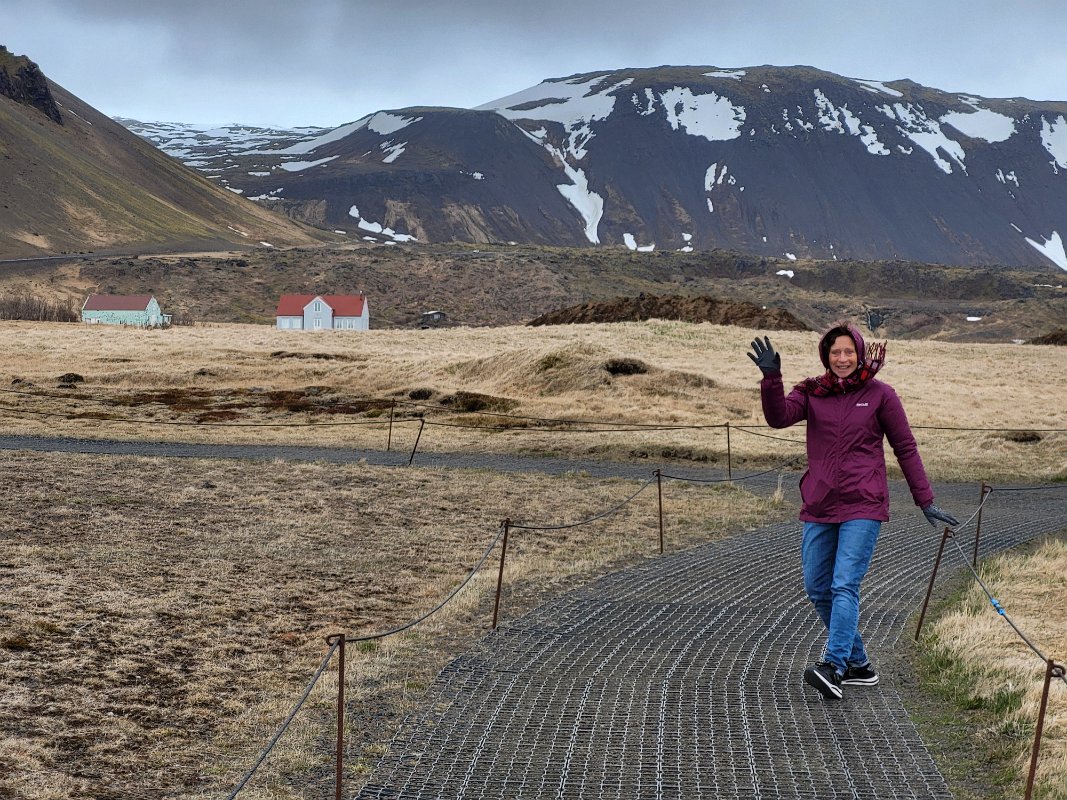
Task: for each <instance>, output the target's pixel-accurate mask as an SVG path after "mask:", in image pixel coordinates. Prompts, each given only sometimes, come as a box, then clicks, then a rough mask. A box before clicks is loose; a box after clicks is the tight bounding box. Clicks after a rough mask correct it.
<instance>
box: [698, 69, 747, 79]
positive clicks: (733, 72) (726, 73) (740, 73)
mask: <svg viewBox="0 0 1067 800" xmlns="http://www.w3.org/2000/svg"><path fill="white" fill-rule="evenodd" d="M704 77H706V78H733V79H734V80H735V81H739V80H741V79H742V78H743V77H745V71H744V70H743V69H719V70H715V71H714V72H705V73H704Z"/></svg>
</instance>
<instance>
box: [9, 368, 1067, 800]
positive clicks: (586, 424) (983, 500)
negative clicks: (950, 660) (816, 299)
mask: <svg viewBox="0 0 1067 800" xmlns="http://www.w3.org/2000/svg"><path fill="white" fill-rule="evenodd" d="M0 392H2V393H7V394H15V395H23V396H29V397H32V398H35V399H37V398H44V399H61V400H64V401H66V402H71V401H78V402H82V401H85V402H95V403H105V404H110V405H120V403H116V402H114V401H111V400H104V399H99V398H80V397H71V396H69V395H59V394H48V393H41V392H25V391H19V390H12V389H0ZM147 402H150V403H153V404H159V405H163V406H168V404H167V403H165V402H163V401H147ZM350 402H351V403H353V404H366V405H367V410H368V411H370V410H377V411H384V410H385V409H387V408H388V410H389V417H388V419H360V420H341V421H329V422H294V421H289V422H225V421H202V422H197V421H181V420H156V419H136V418H129V417H123V416H103V415H96V414H93V415H92V416H88V415H87V416H85V417H78V416H72V415H73V414H74V413H75V412H59V411H42V410H35V409H24V408H16V407H13V406H11V405H7V404H4V403H0V414H4V413H6V414H28V415H35V416H41V417H49V418H57V417H61V418H67V419H79V418H83V419H86V420H87V421H92V422H93V423H101V422H114V423H123V424H138V425H167V426H187V427H199V428H209V427H220V428H243V427H247V428H307V427H342V426H351V425H387V426H388V439H387V445H386V449H387V450H390V449H392V439H393V427H394V425H397V424H407V423H414V422H418V423H419V429H418V434H417V436H416V438H415V444H414V447H413V449H412V451H411V456H410V458H409V459H408V464H409V465H410V464H412V463H413V461H414V458H415V454H416V451H417V449H418V445H419V441H420V438H421V435H422V432H423V430H424V428H425V427H426V426H427V425H429V426H437V427H444V428H468V429H472V430H489V431H512V432H514V431H523V430H526V431H529V430H531V429H529V428H516V427H514V426H509V425H483V424H470V423H464V422H457V421H449V420H440V419H436V420H435V419H428V418H427V417H426V415H425V412H426V411H431V412H434V413H445V414H448V415H451V416H453V417H459V418H460V419H462V418H463V416H465V415H475V416H477V417H480V418H485V417H489V418H499V419H505V420H516V421H522V422H536V423H541V424H544V425H546V426H549V425H550V426H556V427H555V428H551V429H549V428H548V427H543V428H540V429H538V431H537V432H542V431H543V432H548V431H549V430H551V432H554V433H612V432H614V433H620V432H626V433H646V432H656V431H676V430H712V429H722V430H723V431H724V433H725V436H726V445H727V446H726V450H727V458H726V467H727V476H726V477H725V478H696V477H684V476H679V475H673V474H667V473H664V472H663V471H662V470H660V469H656V470H654V471H653V473H652V477H651V478H649V479H647V480H646V481H645V482H644V483H642V484H641V485H640V487H639V488H638V489H637V490H636V491H634V492H633V493H632V494H631V495H629V496H628V497H626V498H625V499H624V500H622V501H621V502H619V503H618V504H616V505H614V506H612V507H611V508H609V509H606V510H604V511H602V512H598V513H596V514H594V515H592V516H590V517H588V518H586V519H582V520H580V521H577V522H571V523H555V524H535V523H532V522H526V523H516V522H512V521H511V520H510V519H505V520H503V521H502V522H501V523H500V527H499V529H498V531H497V533H496V535H495V536H494V537H493V538H492V540H491V542H490V543H489V544H488V546H487V547H486V548H485V549H484V551H483V552H482V554H481V556H480V558H479V559H478V561H477V563H476V564H475V565H474V567H473V568H472V569H471V570H470V571H469V572H468V574H467V575H466V577H465V578H464V579H463V580H462V581H461V582H460V583H459V584H458V585H456V586H455V587H454V588H453V589H452V590H451V591H450V592H449V593H448V594H447V595H445V597H444V598H443V599H442V600H441V601H440V602H438V603H437V604H436V605H435V606H434V607H433V608H432V609H430V610H429V611H427V612H425V613H424V614H421V615H420V616H418V617H416V618H414V619H412V620H409V621H408V622H405V623H403V624H401V625H398V626H396V627H393V628H390V629H388V630H385V631H381V632H377V633H371V634H366V635H361V636H348V635H346V634H344V633H339V634H332V635H331V636H329V637H327V643H328V644H329V649H328V651H327V653H326V655H325V657H324V658H323V660H322V662H321V663H320V665H319V667H318V669H317V670H316V671H315V673H314V674H313V676H312V678H311V681H310V682H309V683H308V685H307V686H306V688H305V690H304V692H303V694H302V695H301V696H300V698H299V699H298V700H297V702H296V703H295V705H294V706H293V708H292V710H291V711H290V713H289V715H288V716H287V717H286V718H285V720H284V721H283V722H282V723H281V725H280V726H279V727H278V729H277V731H276V732H275V733H274V735H273V736H272V737H271V739H270V740H269V741H268V743H267V744H266V745H265V746H264V748H263V749H262V750H261V752H260V753H259V755H258V757H257V759H256V761H255V762H254V763H253V765H252V766H251V768H250V769H249V770H248V771H247V772H246V773H245V774H244V776H243V777H242V778H241V780H240V782H239V783H238V784H237V785H236V786H235V787H234V789H233V791H232V792H231V793H230V794H229V796H228V798H229V800H233V798H236V797H237V795H238V793H240V792H241V791H242V789H244V788H245V786H246V785H247V784H248V782H249V781H250V780H251V779H252V777H253V776H254V775H255V773H256V772H257V770H259V769H260V767H261V766H262V765H263V764H264V763H265V762H266V760H267V758H268V756H269V754H270V753H271V751H272V750H273V749H274V747H275V746H276V745H277V744H278V742H279V741H280V740H281V738H282V737H283V736H284V734H285V733H286V731H287V730H288V728H289V726H290V724H291V723H292V722H293V720H294V719H295V717H296V716H297V714H298V712H299V711H300V710H301V708H302V707H303V706H304V705H305V703H306V701H307V699H308V697H309V696H310V694H311V692H312V690H313V689H314V687H315V686H316V685H317V684H318V682H319V681H320V679H321V677H322V675H323V674H324V672H325V671H326V669H327V668H328V666H329V664H330V662H331V660H332V659H333V658H334V656H335V655H336V656H338V701H337V750H336V765H335V768H336V776H335V793H336V798H337V800H340V798H341V787H342V773H343V768H342V766H343V755H344V754H343V734H344V722H343V714H344V684H345V677H344V652H345V648H346V647H347V646H348V645H349V644H352V643H354V642H365V641H371V640H378V639H383V638H385V637H388V636H392V635H395V634H398V633H401V632H403V631H406V630H408V629H410V628H412V627H414V626H416V625H418V624H420V623H421V622H423V621H425V620H426V619H428V618H429V617H431V616H433V615H434V614H436V613H437V612H439V611H440V610H441V609H443V608H444V607H445V606H446V605H447V604H448V603H449V602H450V601H452V600H453V599H454V598H455V597H456V595H458V594H459V592H461V591H462V590H463V589H464V588H465V587H466V586H467V585H468V584H469V583H470V582H471V581H472V580H473V579H474V577H475V575H476V574H477V573H478V572H479V571H480V570H481V569H482V568H483V567H484V566H485V563H486V561H487V560H488V559H489V557H490V555H491V554H492V552H493V551H494V550H495V549H496V547H497V545H498V544H499V545H500V546H501V548H500V562H499V567H498V574H497V583H496V593H495V599H494V604H493V618H492V629H493V630H495V629H496V627H497V621H498V612H499V607H500V599H501V592H502V588H503V577H504V564H505V557H506V553H507V546H508V534H509V532H510V531H511V530H526V531H559V530H565V529H572V528H578V527H583V526H586V525H590V524H593V523H595V522H597V521H600V520H603V519H605V518H607V517H609V516H612V515H614V514H616V513H618V512H619V511H621V510H622V509H623V508H625V507H626V506H628V505H629V504H631V503H632V502H634V501H635V500H636V499H637V498H638V497H639V496H640V495H641V494H642V493H643V492H644V491H645V490H646V489H648V487H649V486H651V485H652V483H653V481H654V482H656V484H657V500H658V502H657V522H658V532H659V552H660V553H661V554H662V553H663V552H664V513H663V481H664V480H669V481H680V482H687V483H694V484H718V483H729V484H733V483H740V482H744V481H748V480H752V479H755V478H759V477H763V476H766V475H768V474H771V473H774V472H779V473H781V472H782V471H783V470H785V469H786V468H789V467H791V466H793V465H795V464H796V463H797V462H798V461H800V460H802V459H803V458H804V456H803V455H797V456H794V457H792V458H789V459H788V460H785V461H783V462H782V463H780V464H778V465H777V466H775V467H772V468H770V469H766V470H763V471H760V472H755V473H752V474H748V475H743V476H739V477H736V478H735V477H734V476H733V456H732V446H731V433H732V430H733V431H738V432H740V433H743V434H746V435H749V436H755V437H760V438H765V439H771V440H775V441H780V442H785V443H788V444H791V445H796V446H800V445H803V444H804V441H803V440H799V439H793V438H786V437H781V436H775V435H773V434H769V433H763V432H761V431H760V430H758V429H766V428H769V427H770V426H765V425H749V424H736V423H731V422H729V421H727V422H724V423H714V424H710V423H709V424H704V425H676V424H670V425H667V424H650V423H629V422H618V421H614V420H610V421H607V420H606V421H597V420H575V419H567V418H550V417H533V416H523V415H515V414H508V413H504V412H495V411H487V410H466V409H454V408H449V407H447V406H442V405H434V404H425V403H417V402H411V401H406V400H399V399H395V398H368V399H361V400H356V401H350ZM398 408H409V409H415V411H416V414H417V415H416V416H410V417H400V418H398V417H397V416H396V411H397V409H398ZM197 410H198V411H201V412H205V411H207V409H197ZM912 427H913V428H915V429H919V430H931V431H959V432H973V431H983V432H1018V433H1064V432H1067V429H1062V428H968V427H952V426H924V425H915V426H912ZM731 429H732V430H731ZM1063 489H1067V483H1064V484H1059V485H1051V486H1001V487H994V486H990V485H988V484H986V483H985V482H983V483H982V484H981V490H980V498H979V503H978V505H977V507H976V508H975V509H974V511H973V512H972V513H971V515H970V516H969V517H968V518H967V519H966V520H965V521H964V522H963V523H961V524H960V525H958V526H956V528H955V530H953V529H951V528H948V527H946V528H945V529H944V533H943V536H942V538H941V543H940V546H939V548H938V552H937V556H936V559H935V562H934V565H933V569H932V572H931V575H930V580H929V586H928V589H927V594H926V598H925V600H924V602H923V605H922V610H921V612H920V616H919V622H918V626H917V629H916V633H915V638H916V640H918V639H919V637H920V634H921V630H922V626H923V622H924V619H925V616H926V612H927V608H928V605H929V601H930V597H931V594H932V591H933V587H934V583H935V580H936V576H937V573H938V570H939V568H940V565H941V562H942V559H943V556H944V550H945V547H946V544H947V542H948V541H952V543H953V545H954V546H955V548H956V549H957V551H958V552H959V554H960V555H961V557H962V558H963V559H964V561H965V563H966V564H967V566H968V568H969V569H970V571H971V573H972V574H973V576H974V579H975V580H976V581H977V583H978V584H979V586H980V587H981V589H982V590H983V592H984V593H985V594H986V596H987V597H988V599H989V602H990V604H991V605H992V607H993V609H994V610H995V611H996V612H997V613H998V615H1000V616H1001V617H1002V618H1003V619H1004V620H1005V622H1006V623H1007V624H1008V625H1009V626H1010V627H1011V628H1012V630H1013V631H1014V632H1015V634H1016V635H1017V636H1018V637H1019V638H1020V639H1021V640H1022V641H1023V642H1024V643H1025V644H1026V645H1027V647H1029V649H1030V650H1032V651H1033V653H1034V654H1035V656H1036V657H1037V658H1039V659H1040V660H1041V661H1042V662H1043V663H1044V664H1045V668H1046V669H1045V683H1044V687H1043V692H1042V700H1041V703H1040V706H1039V712H1038V720H1037V724H1036V729H1035V738H1034V745H1033V749H1032V755H1031V764H1030V774H1029V777H1028V780H1027V787H1026V795H1025V798H1026V800H1030V798H1031V796H1032V790H1033V783H1034V779H1035V775H1036V770H1037V764H1038V756H1039V752H1040V746H1041V738H1042V731H1043V725H1044V719H1045V714H1046V708H1047V701H1048V694H1049V689H1050V685H1051V683H1052V682H1053V681H1059V682H1062V683H1063V684H1064V685H1067V673H1065V669H1064V667H1063V665H1062V664H1060V663H1058V662H1056V661H1054V660H1053V659H1052V658H1049V657H1047V656H1046V655H1045V654H1044V653H1043V652H1042V651H1041V649H1040V648H1038V647H1037V646H1036V645H1035V644H1034V643H1033V641H1032V640H1031V638H1030V637H1029V636H1027V634H1026V633H1025V632H1024V631H1023V630H1022V629H1021V628H1020V627H1019V626H1018V624H1017V623H1016V622H1015V621H1014V620H1012V618H1011V617H1010V616H1009V615H1008V614H1007V612H1006V610H1005V608H1004V606H1003V605H1002V604H1001V603H1000V601H998V600H997V599H996V598H995V597H994V595H993V593H992V592H991V591H990V589H989V587H988V586H987V585H986V584H985V582H984V581H983V580H982V578H981V576H980V574H979V572H978V569H977V565H978V552H979V541H980V536H981V529H982V511H983V509H984V508H985V507H986V505H987V503H988V502H989V499H990V497H991V496H992V495H993V494H994V493H995V492H996V493H1000V492H1031V491H1056V490H1063ZM972 522H973V523H975V525H974V548H973V553H972V555H971V558H970V559H968V556H967V554H966V553H965V552H964V550H963V547H962V546H961V544H960V541H959V539H958V535H959V534H960V533H962V532H963V531H964V530H965V529H966V528H967V527H969V526H970V525H971V523H972Z"/></svg>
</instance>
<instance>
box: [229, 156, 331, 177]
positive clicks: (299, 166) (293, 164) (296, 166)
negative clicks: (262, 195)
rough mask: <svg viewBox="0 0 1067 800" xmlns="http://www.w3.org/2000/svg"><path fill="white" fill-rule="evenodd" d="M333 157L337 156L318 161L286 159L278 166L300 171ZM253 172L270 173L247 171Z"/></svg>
mask: <svg viewBox="0 0 1067 800" xmlns="http://www.w3.org/2000/svg"><path fill="white" fill-rule="evenodd" d="M335 158H337V156H329V157H327V158H320V159H319V160H318V161H286V162H284V163H281V164H279V165H278V166H279V167H281V168H282V169H284V170H285V171H286V172H301V171H302V170H305V169H310V168H311V167H317V166H319V165H320V164H325V163H326V162H327V161H333V160H334V159H335ZM253 174H259V175H270V173H269V172H261V173H251V172H250V173H249V175H253Z"/></svg>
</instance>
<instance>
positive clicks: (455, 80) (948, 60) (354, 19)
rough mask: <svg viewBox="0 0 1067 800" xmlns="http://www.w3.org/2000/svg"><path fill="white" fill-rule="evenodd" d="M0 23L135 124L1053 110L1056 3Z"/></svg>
mask: <svg viewBox="0 0 1067 800" xmlns="http://www.w3.org/2000/svg"><path fill="white" fill-rule="evenodd" d="M0 20H2V21H3V22H2V27H0V44H2V45H5V46H6V47H7V48H8V49H9V50H11V51H13V52H14V53H16V54H18V55H26V56H29V57H30V58H31V59H32V60H34V61H36V62H37V63H38V64H39V65H40V67H41V69H42V70H43V71H44V73H45V74H46V75H48V77H49V78H51V79H52V80H54V81H56V82H57V83H59V84H61V85H62V86H64V87H65V88H66V89H68V90H69V91H71V92H73V93H74V94H76V95H78V96H79V97H81V98H82V99H83V100H85V101H87V102H88V103H90V104H91V105H93V106H95V107H96V108H97V109H99V110H100V111H102V112H104V113H105V114H108V115H111V116H125V117H133V118H135V119H140V120H143V121H176V122H193V123H205V122H210V123H225V122H243V123H251V124H262V125H284V126H299V125H318V126H331V127H332V126H336V125H340V124H342V123H345V122H350V121H352V120H356V119H358V118H360V117H362V116H364V115H366V114H368V113H370V112H373V111H378V110H381V109H398V108H404V107H406V106H414V105H433V106H459V107H466V108H469V107H473V106H477V105H480V104H482V103H485V102H488V101H490V100H494V99H496V98H498V97H503V96H505V95H508V94H512V93H514V92H516V91H519V90H520V89H525V88H527V87H529V86H532V85H534V84H537V83H539V82H540V81H541V80H543V79H544V78H552V77H562V76H566V75H571V74H574V73H580V72H592V71H595V70H604V69H617V68H622V67H653V66H658V65H661V64H671V65H708V66H715V67H746V66H755V65H760V64H774V65H778V66H792V65H795V64H805V65H810V66H814V67H819V68H821V69H826V70H830V71H831V72H837V73H840V74H842V75H846V76H849V77H854V78H870V79H875V80H884V81H890V80H895V79H898V78H911V79H912V80H914V81H917V82H919V83H923V84H926V85H928V86H934V87H937V88H939V89H944V90H946V91H950V92H967V93H971V94H978V95H982V96H986V97H1016V96H1022V97H1029V98H1031V99H1034V100H1065V101H1067V45H1065V41H1067V39H1065V36H1064V32H1065V30H1067V2H1064V0H610V1H609V0H0Z"/></svg>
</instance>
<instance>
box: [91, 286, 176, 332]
mask: <svg viewBox="0 0 1067 800" xmlns="http://www.w3.org/2000/svg"><path fill="white" fill-rule="evenodd" d="M170 317H171V315H170V314H164V313H163V311H162V309H160V307H159V302H158V301H157V300H156V298H155V297H153V296H152V295H150V294H91V295H89V296H88V297H87V298H86V300H85V302H84V303H83V304H82V322H91V323H104V324H107V325H132V326H133V327H136V328H158V327H161V326H163V325H169V324H170Z"/></svg>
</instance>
